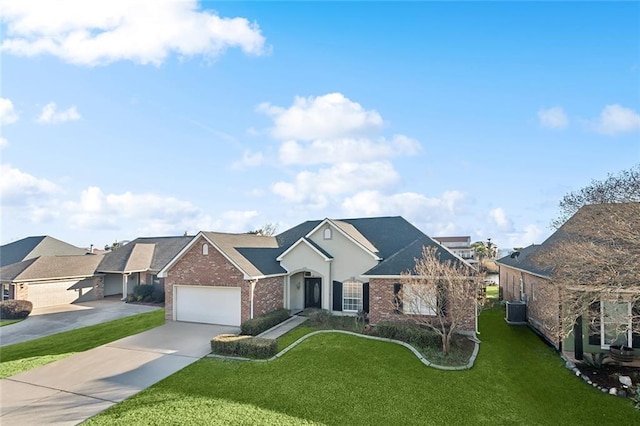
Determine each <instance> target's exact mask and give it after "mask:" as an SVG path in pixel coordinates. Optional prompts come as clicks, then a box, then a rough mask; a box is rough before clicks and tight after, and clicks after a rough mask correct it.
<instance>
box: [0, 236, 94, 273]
mask: <svg viewBox="0 0 640 426" xmlns="http://www.w3.org/2000/svg"><path fill="white" fill-rule="evenodd" d="M85 254H87V251H86V250H85V249H81V248H80V247H76V246H73V245H71V244H68V243H65V242H64V241H60V240H58V239H56V238H53V237H49V236H48V235H43V236H37V237H27V238H23V239H21V240H18V241H14V242H12V243H9V244H5V245H3V246H0V267H2V266H6V265H10V264H12V263H17V262H22V261H23V260H28V259H34V258H36V257H38V256H67V255H85Z"/></svg>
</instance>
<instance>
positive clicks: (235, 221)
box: [63, 186, 258, 236]
mask: <svg viewBox="0 0 640 426" xmlns="http://www.w3.org/2000/svg"><path fill="white" fill-rule="evenodd" d="M63 210H64V212H65V213H66V216H67V217H68V223H69V226H70V227H72V228H77V229H83V230H94V231H100V230H105V229H113V230H120V229H125V228H126V229H127V230H129V231H131V230H133V231H134V232H136V236H142V235H156V236H157V235H181V234H182V233H184V232H185V231H188V232H189V233H191V234H193V233H195V232H197V231H203V230H204V231H210V230H212V231H224V232H245V231H248V230H249V229H250V228H251V226H252V225H253V224H252V220H253V219H254V218H255V217H256V216H257V215H258V213H257V212H256V211H254V210H250V211H235V210H234V211H227V212H223V213H222V214H221V215H220V217H219V218H218V219H214V218H212V216H211V215H209V214H206V213H205V212H203V211H202V209H200V208H199V207H197V206H195V205H193V204H192V203H190V202H188V201H183V200H179V199H177V198H175V197H170V196H165V195H160V194H154V193H133V192H130V191H127V192H123V193H120V194H105V193H104V192H103V191H102V190H101V189H100V188H99V187H96V186H90V187H88V188H86V189H84V190H83V191H82V193H81V194H80V199H79V200H78V201H67V202H66V203H64V205H63Z"/></svg>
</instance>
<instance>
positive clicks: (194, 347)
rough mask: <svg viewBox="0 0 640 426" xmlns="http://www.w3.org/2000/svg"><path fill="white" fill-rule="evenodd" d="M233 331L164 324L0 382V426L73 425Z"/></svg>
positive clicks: (181, 364)
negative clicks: (215, 337) (216, 338)
mask: <svg viewBox="0 0 640 426" xmlns="http://www.w3.org/2000/svg"><path fill="white" fill-rule="evenodd" d="M239 331H240V330H239V328H237V327H226V326H217V325H208V324H193V323H180V322H168V323H166V324H165V325H162V326H160V327H157V328H154V329H152V330H149V331H145V332H143V333H140V334H136V335H135V336H129V337H125V338H124V339H120V340H117V341H115V342H112V343H109V344H106V345H104V346H100V347H97V348H95V349H91V350H88V351H86V352H82V353H79V354H76V355H73V356H70V357H68V358H65V359H62V360H60V361H56V362H54V363H51V364H48V365H45V366H42V367H40V368H36V369H34V370H31V371H27V372H25V373H21V374H18V375H15V376H12V377H9V378H7V379H4V380H0V424H2V426H9V425H42V424H77V423H80V422H82V421H84V420H86V419H88V418H89V417H91V416H94V415H96V414H98V413H99V412H101V411H103V410H105V409H107V408H109V407H110V406H112V405H114V404H116V403H118V402H121V401H123V400H124V399H126V398H128V397H130V396H132V395H135V394H136V393H138V392H140V391H141V390H143V389H145V388H147V387H149V386H151V385H153V384H154V383H156V382H158V381H160V380H162V379H164V378H165V377H167V376H169V375H171V374H173V373H175V372H177V371H179V370H181V369H183V368H184V367H186V366H187V365H189V364H191V363H193V362H195V361H197V360H198V359H200V358H202V357H203V356H205V355H207V354H208V353H209V352H210V351H211V347H210V340H211V338H212V337H214V336H216V335H218V334H221V333H237V332H239Z"/></svg>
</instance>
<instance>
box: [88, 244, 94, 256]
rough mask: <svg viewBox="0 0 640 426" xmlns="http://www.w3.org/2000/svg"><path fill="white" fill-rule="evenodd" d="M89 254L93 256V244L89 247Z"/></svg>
mask: <svg viewBox="0 0 640 426" xmlns="http://www.w3.org/2000/svg"><path fill="white" fill-rule="evenodd" d="M89 253H91V254H93V244H91V247H89Z"/></svg>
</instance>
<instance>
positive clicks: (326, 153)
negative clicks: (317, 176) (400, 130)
mask: <svg viewBox="0 0 640 426" xmlns="http://www.w3.org/2000/svg"><path fill="white" fill-rule="evenodd" d="M420 149H421V148H420V144H419V143H418V142H417V141H415V140H413V139H411V138H408V137H406V136H403V135H396V136H394V137H393V139H391V140H387V139H385V138H380V139H378V140H376V141H373V140H371V139H368V138H359V139H355V138H354V139H348V138H347V139H331V140H327V139H317V140H314V141H313V142H310V143H303V142H298V141H294V140H289V141H285V142H283V143H282V144H281V145H280V161H281V162H282V163H284V164H305V165H310V164H322V163H341V162H348V161H354V160H356V159H357V160H358V161H361V162H365V161H373V160H377V159H388V158H391V157H397V156H402V155H414V154H416V153H418V152H419V151H420Z"/></svg>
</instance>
